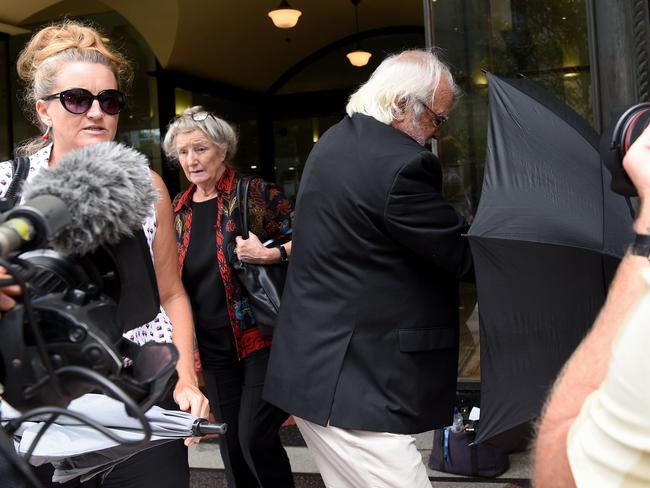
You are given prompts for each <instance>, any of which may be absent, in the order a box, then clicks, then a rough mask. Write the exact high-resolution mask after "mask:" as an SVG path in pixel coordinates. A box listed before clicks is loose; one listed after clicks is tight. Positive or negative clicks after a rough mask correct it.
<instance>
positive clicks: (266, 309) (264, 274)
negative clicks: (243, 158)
mask: <svg viewBox="0 0 650 488" xmlns="http://www.w3.org/2000/svg"><path fill="white" fill-rule="evenodd" d="M250 181H251V177H248V176H242V177H241V178H240V179H239V181H237V190H236V194H235V198H237V206H238V208H239V216H240V222H241V236H242V237H243V238H244V239H248V187H249V185H250ZM230 254H231V263H230V264H231V267H232V269H233V271H234V272H235V275H236V276H237V278H238V279H239V282H240V283H241V285H242V287H243V288H244V289H245V290H246V292H247V295H248V301H249V303H250V306H251V309H252V310H253V315H254V316H255V322H256V323H257V325H258V326H259V328H260V330H261V332H262V334H263V335H264V336H266V337H270V336H272V335H273V328H274V327H275V322H276V321H277V318H278V311H279V310H280V298H281V297H282V290H283V289H284V282H285V279H286V277H287V263H286V262H282V263H277V264H252V263H244V262H242V261H240V260H239V258H238V257H237V256H236V255H235V253H230Z"/></svg>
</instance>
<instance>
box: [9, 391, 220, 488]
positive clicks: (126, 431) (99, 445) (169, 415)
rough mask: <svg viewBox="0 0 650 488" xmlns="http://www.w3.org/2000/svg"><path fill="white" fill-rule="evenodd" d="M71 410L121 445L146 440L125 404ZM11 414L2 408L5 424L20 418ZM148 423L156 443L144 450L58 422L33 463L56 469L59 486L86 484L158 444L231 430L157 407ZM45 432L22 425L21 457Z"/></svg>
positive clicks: (100, 399)
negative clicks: (72, 481)
mask: <svg viewBox="0 0 650 488" xmlns="http://www.w3.org/2000/svg"><path fill="white" fill-rule="evenodd" d="M68 409H69V410H72V411H74V412H77V413H79V414H82V415H85V416H86V417H89V418H91V419H93V421H95V422H97V423H98V424H100V425H102V426H104V427H107V428H108V429H110V431H111V432H113V433H114V434H116V435H118V436H119V437H121V438H122V439H125V440H129V441H137V440H139V439H142V437H143V434H142V425H141V424H140V421H139V420H138V419H136V418H134V417H130V416H129V415H128V414H127V413H126V411H125V408H124V405H123V404H122V403H121V402H119V401H117V400H114V399H112V398H110V397H108V396H106V395H98V394H87V395H83V396H81V397H79V398H77V399H75V400H73V401H72V402H71V403H70V405H69V407H68ZM6 410H7V408H4V407H3V415H4V418H5V419H7V418H11V417H12V416H17V415H18V413H17V412H15V413H14V415H11V414H7V411H6ZM145 417H146V419H147V421H148V422H149V424H150V427H151V432H152V435H151V439H150V440H149V441H148V442H147V443H145V444H136V443H134V444H129V445H123V444H120V443H119V442H117V441H115V440H113V439H109V438H108V437H106V436H105V435H104V434H102V433H101V432H98V431H97V430H96V429H94V428H92V427H90V426H88V425H84V424H82V423H80V422H79V421H78V420H76V419H74V418H71V417H65V416H59V417H58V418H57V419H56V421H55V422H54V423H52V424H51V425H49V426H47V430H46V431H45V432H44V434H43V435H42V436H41V438H40V439H38V442H37V444H36V445H35V446H34V448H33V450H32V454H31V457H30V463H31V464H33V465H35V466H38V465H40V464H43V463H52V464H54V466H55V467H56V471H55V475H54V478H53V480H54V481H58V482H64V481H67V480H69V479H72V478H75V477H77V476H82V480H85V479H89V478H90V477H92V476H95V475H96V474H98V473H100V472H103V471H105V470H106V469H109V468H111V467H112V466H113V465H115V464H117V463H118V462H120V461H123V460H125V459H127V458H128V457H130V456H132V455H133V454H135V453H137V452H140V451H142V450H144V449H149V448H151V447H154V446H156V445H158V444H161V443H164V442H169V441H171V440H174V439H182V438H185V437H190V436H200V435H206V434H211V433H216V434H221V433H223V432H225V430H226V425H225V424H211V423H209V422H208V421H207V420H205V419H202V418H199V417H195V416H193V415H191V414H189V413H186V412H181V411H176V410H165V409H163V408H160V407H157V406H153V407H151V408H150V409H149V410H147V412H146V413H145ZM45 426H46V424H45V422H24V423H23V424H22V425H21V427H20V429H18V430H17V431H16V432H15V434H14V437H15V438H16V439H17V441H18V451H19V452H20V453H21V454H23V455H24V454H25V453H27V452H29V451H30V448H31V446H32V444H33V442H34V440H35V439H36V438H37V436H38V435H39V432H40V431H41V429H43V428H44V427H45Z"/></svg>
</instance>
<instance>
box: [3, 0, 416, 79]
mask: <svg viewBox="0 0 650 488" xmlns="http://www.w3.org/2000/svg"><path fill="white" fill-rule="evenodd" d="M278 3H279V0H102V1H101V2H100V1H97V0H64V1H62V2H57V1H52V0H2V9H0V31H4V32H8V33H9V34H15V33H17V32H11V29H16V28H20V27H22V26H25V25H29V24H33V23H35V22H42V21H47V20H54V19H58V18H60V17H61V16H63V15H69V16H75V15H87V14H90V13H96V12H105V11H107V10H115V11H117V12H118V13H120V14H121V15H122V16H123V17H124V18H126V19H127V20H128V21H129V22H130V23H131V24H132V25H133V26H134V27H135V28H136V29H137V30H138V31H139V32H140V34H141V35H142V37H143V38H144V39H145V40H146V41H147V42H148V44H149V46H150V47H151V49H152V51H153V52H154V54H155V55H156V57H157V58H158V61H159V62H160V64H161V66H162V67H163V68H166V69H170V70H174V71H178V72H182V73H188V74H191V75H195V76H199V77H201V78H205V79H208V80H213V81H218V82H222V83H226V84H229V85H233V86H236V87H241V88H246V89H250V90H255V91H266V90H267V89H268V88H269V87H270V86H271V85H272V84H273V83H274V82H275V81H276V80H277V79H278V78H280V76H282V74H283V73H285V72H286V71H288V70H289V69H290V68H291V67H292V66H294V65H296V64H297V63H299V62H300V61H301V60H302V59H304V58H306V57H307V56H309V55H311V54H313V53H315V52H317V51H319V50H320V49H322V48H323V47H324V46H327V45H329V44H332V43H335V42H336V41H338V40H340V39H342V38H345V37H348V36H350V35H353V34H354V32H355V27H354V9H353V6H352V3H351V2H350V0H291V2H290V3H291V5H292V6H293V7H295V8H298V9H300V10H301V11H302V12H303V15H302V16H301V18H300V21H299V22H298V25H297V26H296V27H294V28H293V29H278V28H276V27H275V26H273V24H272V23H271V21H270V19H269V18H268V17H267V12H268V11H269V10H271V9H272V8H274V7H275V6H276V5H277V4H278ZM358 8H359V28H360V30H362V31H366V30H371V29H380V28H386V27H403V26H421V25H423V13H422V0H400V1H396V0H363V1H362V2H361V3H360V5H359V7H358Z"/></svg>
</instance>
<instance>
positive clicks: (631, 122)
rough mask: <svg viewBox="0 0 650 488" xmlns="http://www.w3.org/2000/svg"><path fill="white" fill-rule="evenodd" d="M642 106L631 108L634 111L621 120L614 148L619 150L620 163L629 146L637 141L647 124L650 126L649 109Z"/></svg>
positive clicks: (644, 105)
mask: <svg viewBox="0 0 650 488" xmlns="http://www.w3.org/2000/svg"><path fill="white" fill-rule="evenodd" d="M642 105H643V106H637V107H638V108H637V107H633V108H635V110H633V111H632V112H631V113H629V114H627V117H625V118H624V120H623V124H622V127H621V131H620V133H619V134H618V138H617V139H616V140H615V143H616V146H617V147H618V149H619V154H620V157H621V163H622V161H623V157H625V154H626V153H627V151H628V150H629V149H630V146H631V145H632V144H634V141H636V140H637V138H638V137H639V136H640V135H641V133H642V132H643V131H644V130H645V129H646V127H648V124H650V107H647V106H646V105H647V104H642Z"/></svg>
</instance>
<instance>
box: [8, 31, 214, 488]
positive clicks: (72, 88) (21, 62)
mask: <svg viewBox="0 0 650 488" xmlns="http://www.w3.org/2000/svg"><path fill="white" fill-rule="evenodd" d="M17 68H18V74H19V76H20V77H21V78H22V80H23V81H24V82H25V86H26V93H25V101H26V103H25V107H26V108H27V110H28V111H29V115H30V117H31V118H32V120H33V122H34V123H35V124H36V125H37V126H38V127H39V128H40V129H41V130H42V132H43V135H42V136H40V137H38V138H35V139H33V140H30V141H28V142H27V143H26V144H24V145H23V146H22V147H21V148H19V154H22V155H25V156H29V176H28V181H29V178H30V177H31V176H33V175H34V174H36V173H38V172H39V171H41V170H42V169H44V168H47V167H54V166H55V165H56V164H57V162H58V161H59V160H60V159H61V158H62V157H63V156H64V155H66V154H67V153H68V152H70V151H73V150H75V149H79V148H81V147H83V146H86V145H89V144H95V143H98V142H105V141H111V140H113V139H114V138H115V134H116V132H117V123H118V118H119V113H120V111H121V110H122V109H123V108H124V95H123V93H122V91H121V90H122V87H124V86H126V85H128V82H129V79H130V75H131V72H132V70H131V67H130V65H129V63H128V62H127V60H126V59H125V58H124V57H123V56H122V55H121V54H120V53H119V52H117V51H115V50H113V49H112V48H111V47H110V45H109V44H108V41H107V40H106V39H105V38H103V37H102V36H101V35H100V34H99V33H98V32H97V31H96V30H95V29H93V28H90V27H88V26H85V25H83V24H80V23H78V22H73V21H63V22H61V23H58V24H54V25H51V26H48V27H45V28H43V29H41V30H40V31H38V32H36V33H35V34H34V36H33V37H32V38H31V40H30V41H29V43H28V44H27V45H26V47H25V48H24V50H23V51H22V52H21V54H20V56H19V58H18V62H17ZM95 102H97V103H95ZM0 175H2V178H0V195H4V193H5V192H6V190H7V187H8V186H9V183H10V181H11V179H12V177H13V175H12V165H11V162H9V161H7V162H5V163H1V164H0ZM151 181H152V184H153V185H154V187H155V188H156V189H157V190H158V193H159V195H160V198H159V199H158V201H157V203H156V205H155V208H154V207H152V208H151V213H150V216H149V217H148V218H147V219H145V221H144V222H143V230H144V232H145V235H146V237H147V241H148V243H149V247H150V250H151V252H152V256H153V261H154V269H155V272H156V279H157V284H158V291H159V295H160V304H161V308H160V313H159V314H158V316H157V317H156V318H155V319H154V320H153V321H152V322H150V323H148V324H144V325H143V326H141V327H139V328H136V329H134V330H132V331H129V332H128V333H127V334H126V335H127V337H128V338H129V339H131V340H133V341H134V342H137V343H139V344H144V343H146V342H149V341H157V342H173V343H174V344H175V345H176V347H177V348H178V351H179V353H180V358H179V361H178V363H177V367H176V369H177V372H178V382H177V383H176V386H175V388H174V392H173V399H172V398H167V399H164V400H163V401H162V402H161V403H160V405H161V406H164V407H166V408H174V405H175V404H174V401H175V402H176V403H177V404H178V407H180V408H181V409H183V410H190V411H191V413H192V414H194V415H197V416H200V417H205V416H207V415H208V402H207V399H206V398H205V397H204V396H203V394H202V393H201V392H200V390H199V389H198V382H197V377H196V373H195V371H194V361H193V343H194V331H193V323H192V311H191V309H190V304H189V300H188V299H187V295H186V294H185V291H184V290H183V286H182V283H181V280H180V279H179V277H178V273H177V268H176V246H175V242H174V231H173V227H172V211H171V202H170V199H169V195H168V193H167V189H166V188H165V185H164V183H163V182H162V179H161V178H160V177H159V176H158V175H156V174H155V173H153V172H152V173H151ZM79 198H83V195H79ZM192 442H194V441H193V440H190V439H187V440H186V441H185V443H186V445H189V444H191V443H192ZM54 486H59V487H63V486H66V487H67V486H79V484H78V482H75V483H70V484H65V485H61V484H58V483H57V484H54ZM81 486H93V487H96V486H102V487H105V488H106V487H118V486H119V487H120V488H124V487H138V488H142V487H156V488H182V487H189V466H188V461H187V449H186V447H185V446H184V445H183V442H182V441H173V442H170V443H167V444H163V445H160V446H156V447H152V448H150V449H147V450H146V451H143V452H141V453H139V454H136V455H135V456H133V457H131V458H129V459H128V460H127V461H124V462H122V463H120V464H118V465H117V466H116V467H115V468H114V469H113V470H112V471H111V472H110V473H109V474H108V475H107V476H106V477H103V478H102V479H101V480H96V479H92V480H91V481H90V482H88V484H86V483H84V484H82V485H81Z"/></svg>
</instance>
